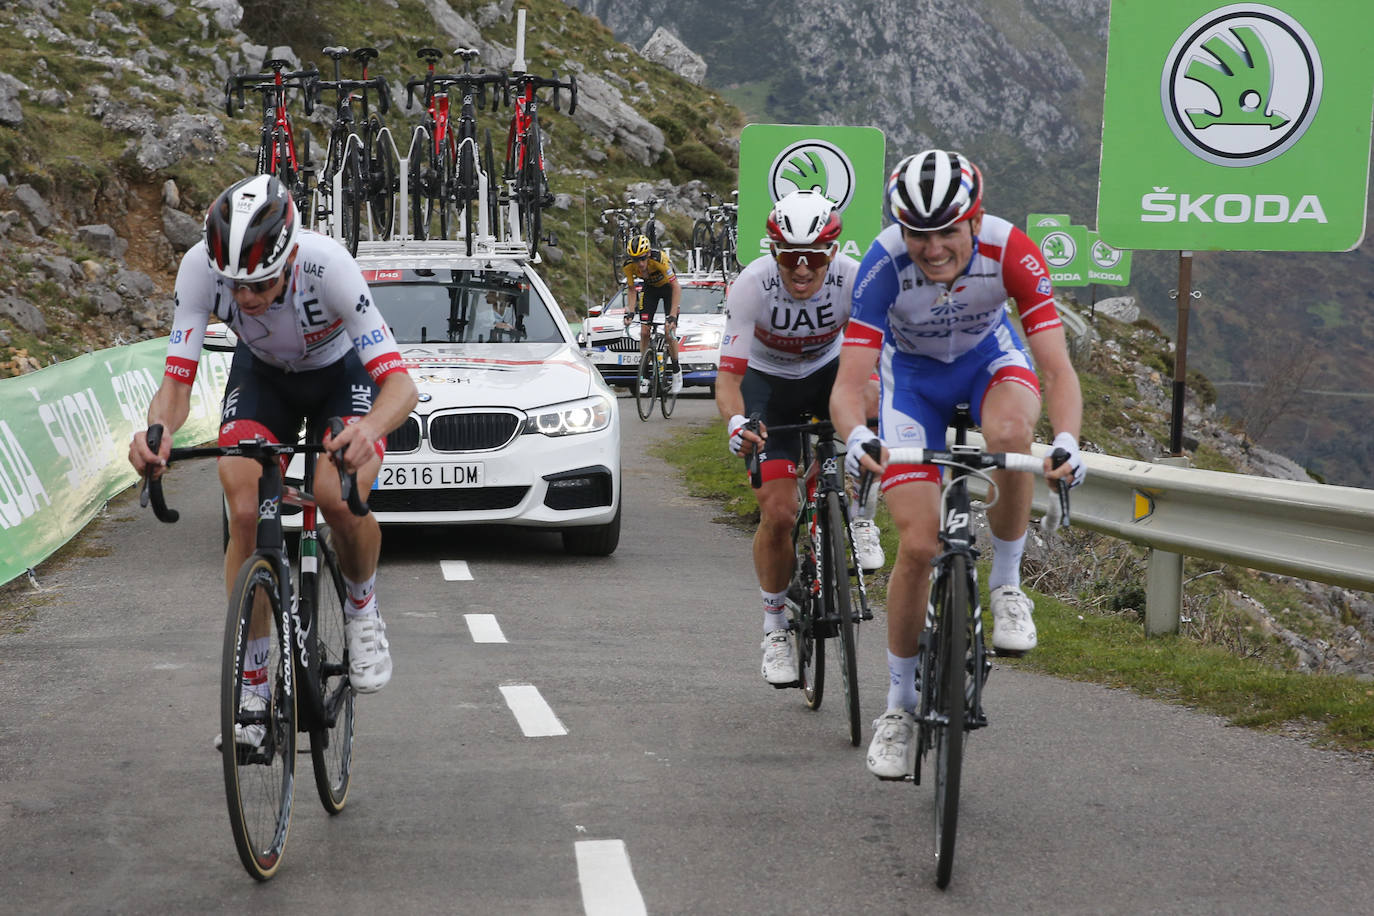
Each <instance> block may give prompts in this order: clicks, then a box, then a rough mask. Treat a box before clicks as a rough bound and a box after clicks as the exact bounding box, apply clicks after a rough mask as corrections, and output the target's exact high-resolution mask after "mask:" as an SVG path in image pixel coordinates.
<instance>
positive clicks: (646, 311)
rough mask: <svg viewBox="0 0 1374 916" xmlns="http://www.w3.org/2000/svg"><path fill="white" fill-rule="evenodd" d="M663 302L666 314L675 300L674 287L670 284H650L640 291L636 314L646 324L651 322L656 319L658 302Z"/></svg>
mask: <svg viewBox="0 0 1374 916" xmlns="http://www.w3.org/2000/svg"><path fill="white" fill-rule="evenodd" d="M660 302H662V303H663V312H664V314H665V315H667V313H668V309H669V308H671V306H672V302H673V287H672V286H671V285H670V286H649V285H647V284H646V285H645V287H644V288H643V289H642V290H640V291H639V302H638V303H637V304H636V308H635V314H636V315H638V316H639V320H640V321H642V322H644V323H645V324H650V323H652V322H653V320H654V314H655V313H656V312H657V311H658V304H659V303H660Z"/></svg>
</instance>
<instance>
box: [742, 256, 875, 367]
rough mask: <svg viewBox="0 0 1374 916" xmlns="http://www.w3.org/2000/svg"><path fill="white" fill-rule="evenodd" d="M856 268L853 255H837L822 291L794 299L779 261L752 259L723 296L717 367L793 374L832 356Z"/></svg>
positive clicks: (835, 352) (836, 351) (822, 363)
mask: <svg viewBox="0 0 1374 916" xmlns="http://www.w3.org/2000/svg"><path fill="white" fill-rule="evenodd" d="M858 270H859V264H858V262H857V261H855V260H854V259H853V258H851V257H849V256H848V255H844V254H838V255H836V256H835V259H834V260H833V261H831V262H830V266H829V268H828V269H827V271H826V274H825V283H824V284H822V285H821V289H820V292H818V293H816V295H814V296H812V297H811V298H810V299H808V300H806V301H805V302H798V301H797V300H796V299H793V298H792V297H791V296H790V295H788V294H787V292H786V291H785V290H784V289H783V285H782V277H781V276H780V275H779V273H778V265H777V262H776V261H774V260H773V259H772V258H755V259H754V260H753V261H751V262H750V263H749V265H748V266H747V267H745V268H744V270H742V271H740V274H739V276H738V277H737V278H736V279H735V282H734V283H733V284H731V286H730V295H729V296H728V297H727V298H726V301H725V337H724V339H723V341H722V342H721V348H720V368H721V369H722V370H724V371H725V372H733V373H735V374H736V375H744V373H745V371H746V370H747V369H748V368H749V367H751V366H752V367H753V368H755V369H756V370H758V371H760V372H764V373H767V374H768V375H772V376H777V377H779V378H793V379H796V378H805V377H806V376H808V375H810V374H811V373H813V372H815V371H817V370H818V369H820V368H821V367H822V366H825V365H827V364H828V363H830V362H831V361H833V360H834V359H835V358H836V357H838V356H839V354H840V343H841V334H842V333H843V332H844V328H845V322H847V321H848V320H849V311H850V291H851V290H852V288H853V285H854V279H855V277H856V275H857V274H858Z"/></svg>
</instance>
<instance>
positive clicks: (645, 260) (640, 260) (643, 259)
mask: <svg viewBox="0 0 1374 916" xmlns="http://www.w3.org/2000/svg"><path fill="white" fill-rule="evenodd" d="M630 260H631V261H634V262H635V263H636V264H647V263H648V261H649V256H648V255H647V254H642V255H640V256H639V257H637V258H630Z"/></svg>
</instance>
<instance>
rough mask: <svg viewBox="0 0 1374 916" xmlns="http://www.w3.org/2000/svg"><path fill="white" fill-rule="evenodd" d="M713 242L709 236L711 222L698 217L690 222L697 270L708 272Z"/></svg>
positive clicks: (712, 261)
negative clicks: (693, 221)
mask: <svg viewBox="0 0 1374 916" xmlns="http://www.w3.org/2000/svg"><path fill="white" fill-rule="evenodd" d="M714 244H715V242H714V241H713V240H712V238H711V224H710V223H708V222H706V220H704V219H699V220H697V221H696V222H695V223H693V224H692V249H693V250H694V251H696V253H697V254H696V257H697V270H700V271H703V272H706V273H709V272H710V270H711V266H712V264H713V263H714V259H713V258H712V257H711V248H712V246H713V245H714Z"/></svg>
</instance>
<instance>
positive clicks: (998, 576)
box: [988, 533, 1026, 589]
mask: <svg viewBox="0 0 1374 916" xmlns="http://www.w3.org/2000/svg"><path fill="white" fill-rule="evenodd" d="M989 535H990V537H991V538H992V571H991V572H989V573H988V588H989V589H994V588H1001V587H1002V586H1003V585H1015V586H1016V587H1018V588H1019V587H1020V586H1021V555H1022V554H1024V553H1025V552H1026V536H1025V535H1024V534H1023V535H1021V536H1020V537H1019V538H1017V539H1016V540H1014V541H1004V540H1002V539H1001V538H999V537H997V535H995V534H991V533H989Z"/></svg>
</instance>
